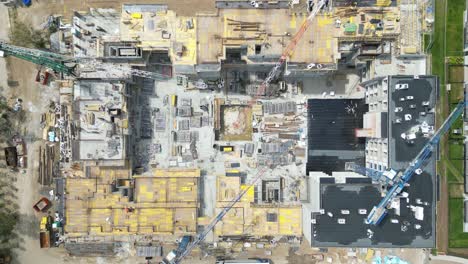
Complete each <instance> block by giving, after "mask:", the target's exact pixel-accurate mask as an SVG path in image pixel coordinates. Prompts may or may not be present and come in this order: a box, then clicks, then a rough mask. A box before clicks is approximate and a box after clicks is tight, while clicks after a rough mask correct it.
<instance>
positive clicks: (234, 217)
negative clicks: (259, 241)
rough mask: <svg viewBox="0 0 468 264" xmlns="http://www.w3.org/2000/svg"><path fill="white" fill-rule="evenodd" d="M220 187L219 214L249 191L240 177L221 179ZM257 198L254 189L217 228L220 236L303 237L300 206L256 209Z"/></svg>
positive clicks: (264, 205)
mask: <svg viewBox="0 0 468 264" xmlns="http://www.w3.org/2000/svg"><path fill="white" fill-rule="evenodd" d="M217 185H218V188H217V190H218V193H217V202H216V211H217V212H220V211H221V210H222V208H224V207H226V206H228V205H229V202H230V201H232V200H233V199H234V198H235V197H236V196H237V194H238V193H239V192H240V191H241V190H243V189H245V188H247V187H248V186H247V185H242V184H241V183H240V178H238V177H221V176H218V180H217ZM254 196H255V193H254V188H253V187H252V188H250V189H249V190H248V191H247V193H246V194H245V195H244V196H243V197H242V199H241V200H240V201H239V202H237V203H236V205H235V207H233V208H232V209H231V210H230V211H229V212H228V213H227V214H226V216H224V218H223V220H222V222H221V223H219V225H218V226H216V227H215V234H216V235H217V236H238V235H253V236H265V235H292V236H301V234H302V215H301V214H302V209H301V206H300V205H288V206H286V205H273V204H262V205H257V204H254Z"/></svg>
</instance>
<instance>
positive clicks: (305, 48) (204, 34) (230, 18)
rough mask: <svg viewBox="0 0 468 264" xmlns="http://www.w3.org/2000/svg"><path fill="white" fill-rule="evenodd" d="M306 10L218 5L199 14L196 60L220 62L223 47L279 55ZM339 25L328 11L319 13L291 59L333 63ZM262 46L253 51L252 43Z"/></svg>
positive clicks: (304, 17)
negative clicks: (210, 12) (211, 11)
mask: <svg viewBox="0 0 468 264" xmlns="http://www.w3.org/2000/svg"><path fill="white" fill-rule="evenodd" d="M307 15H308V14H307V12H303V13H292V12H290V11H289V10H287V9H220V10H218V14H217V16H213V15H199V16H198V19H197V21H198V27H199V30H198V32H197V39H198V43H199V45H198V60H197V61H198V63H210V62H211V63H212V62H220V61H221V60H222V59H223V57H222V56H221V55H223V56H224V55H225V54H224V52H225V48H232V47H240V46H243V47H247V55H246V56H247V57H250V56H254V57H255V56H257V57H258V56H260V57H261V56H263V57H269V56H270V57H271V56H279V55H281V54H282V53H283V50H284V48H285V47H286V45H287V44H288V43H289V40H290V39H291V37H292V36H293V35H294V34H295V33H296V32H297V31H298V30H299V28H300V27H301V25H302V23H303V22H304V21H305V19H306V17H307ZM338 32H339V29H336V28H335V26H334V24H333V19H331V17H330V16H329V15H328V14H319V15H318V16H317V19H316V20H314V21H312V24H311V26H310V28H309V30H308V31H307V32H306V33H305V34H304V36H303V37H302V39H301V41H300V42H299V43H298V45H297V47H296V49H295V52H294V53H293V54H291V56H290V62H293V63H327V64H328V63H335V60H336V59H337V57H336V54H338V53H337V50H338V44H337V40H336V37H337V36H338ZM256 45H257V46H258V45H259V46H262V48H261V51H260V53H256V49H255V46H256Z"/></svg>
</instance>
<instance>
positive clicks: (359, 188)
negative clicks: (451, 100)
mask: <svg viewBox="0 0 468 264" xmlns="http://www.w3.org/2000/svg"><path fill="white" fill-rule="evenodd" d="M396 84H408V89H399V90H396V89H395V85H396ZM437 85H438V83H437V78H436V77H435V76H419V77H418V78H416V79H415V78H414V76H401V75H399V76H390V77H389V112H388V124H389V125H388V129H389V131H388V139H389V143H388V145H389V151H388V155H389V167H391V168H393V169H396V170H400V171H401V170H404V169H405V168H406V167H407V165H408V164H409V162H411V161H412V160H413V159H414V157H415V156H416V155H417V153H418V152H419V151H420V150H421V149H422V147H423V146H424V145H425V144H426V143H427V141H428V138H426V137H424V136H423V134H422V133H421V132H420V126H421V125H422V124H423V122H425V123H426V124H427V125H428V126H434V124H435V116H434V113H430V112H431V109H432V108H434V107H435V104H436V96H437ZM407 96H412V97H413V98H411V97H409V99H408V97H407ZM402 97H404V98H405V100H404V101H401V100H400V98H402ZM425 101H429V105H428V106H423V105H422V102H425ZM413 104H414V105H415V108H410V105H413ZM309 105H310V103H309ZM396 107H402V108H403V110H402V111H400V112H395V108H396ZM420 112H425V113H426V115H420ZM405 114H411V116H412V119H411V120H409V121H405V118H404V115H405ZM397 118H401V119H402V121H401V123H397V122H396V119H397ZM412 132H414V133H415V134H416V138H415V139H414V142H410V143H408V142H407V141H405V140H404V139H403V138H402V137H401V134H402V133H412ZM327 133H328V131H322V134H327ZM309 135H311V134H310V133H309ZM318 144H325V141H323V142H321V143H318ZM435 175H436V172H435V155H433V156H432V157H431V159H430V160H429V163H428V164H427V165H426V167H425V168H424V171H423V173H422V174H421V175H414V176H413V177H412V179H411V181H410V182H409V186H407V187H405V188H404V189H403V192H406V193H408V197H405V198H399V199H396V200H395V201H396V202H397V203H398V202H399V206H396V207H397V208H399V210H397V209H390V210H389V211H388V215H387V216H386V217H385V218H384V220H383V221H382V222H381V223H380V224H379V225H378V226H372V225H368V224H366V223H365V222H364V220H365V219H366V217H367V215H368V213H369V212H370V210H371V209H372V207H373V206H375V205H377V204H378V203H379V202H380V200H381V199H382V197H381V193H380V186H379V185H373V184H370V183H360V182H359V181H346V184H343V183H333V182H331V181H330V182H329V181H320V208H321V209H324V210H325V213H324V214H320V213H314V214H313V215H312V218H315V219H316V224H311V228H312V245H313V246H317V247H336V246H347V247H350V246H351V247H421V248H429V247H434V245H435V221H434V219H435V204H436V196H435V188H436V184H435V179H436V177H435ZM416 207H420V208H419V210H421V211H422V213H423V215H424V217H423V219H422V220H418V219H416V217H415V212H414V211H413V210H416V209H415V208H416ZM359 209H366V213H365V214H359V213H358V210H359ZM341 210H349V214H342V212H341ZM328 212H330V213H332V216H333V217H330V216H329V215H328ZM338 218H343V219H345V224H339V223H338ZM392 220H393V221H392ZM394 222H397V223H394Z"/></svg>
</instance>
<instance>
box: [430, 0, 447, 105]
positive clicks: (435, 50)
mask: <svg viewBox="0 0 468 264" xmlns="http://www.w3.org/2000/svg"><path fill="white" fill-rule="evenodd" d="M434 2H435V24H434V34H433V38H434V44H433V45H432V48H431V50H430V52H431V54H432V74H434V75H437V76H439V81H440V84H441V87H440V94H441V96H443V94H444V93H445V85H444V84H445V69H444V67H445V46H444V45H445V41H444V40H445V39H444V38H445V19H446V14H445V1H434Z"/></svg>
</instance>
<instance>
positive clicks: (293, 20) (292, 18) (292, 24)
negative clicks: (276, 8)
mask: <svg viewBox="0 0 468 264" xmlns="http://www.w3.org/2000/svg"><path fill="white" fill-rule="evenodd" d="M296 25H297V23H296V14H292V16H291V20H290V21H289V27H290V28H294V29H295V28H296Z"/></svg>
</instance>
